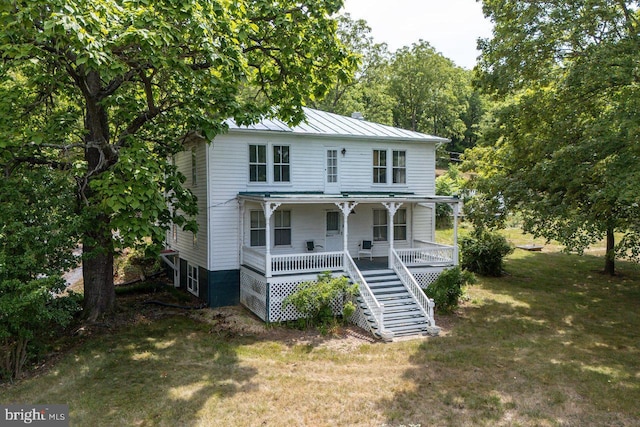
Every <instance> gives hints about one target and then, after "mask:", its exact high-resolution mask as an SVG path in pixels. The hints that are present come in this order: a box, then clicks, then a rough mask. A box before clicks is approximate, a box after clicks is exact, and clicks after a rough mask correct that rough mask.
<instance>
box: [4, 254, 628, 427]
mask: <svg viewBox="0 0 640 427" xmlns="http://www.w3.org/2000/svg"><path fill="white" fill-rule="evenodd" d="M545 250H547V248H545ZM602 264H603V262H602V258H601V257H599V256H592V255H585V256H583V257H578V256H574V255H567V254H562V253H557V252H542V253H535V252H527V251H523V250H516V251H515V252H514V253H513V254H512V255H511V256H510V257H509V258H508V260H507V263H506V269H507V275H506V276H505V277H502V278H479V282H478V284H476V285H474V286H472V287H470V288H469V289H468V293H467V299H466V301H465V302H464V303H463V305H462V307H461V308H460V309H459V310H458V311H457V313H455V314H453V315H447V316H439V315H438V314H436V320H437V322H438V323H439V324H440V325H441V326H442V327H443V333H442V334H441V336H440V337H437V338H429V339H425V340H414V341H402V342H395V343H391V344H382V343H377V342H375V343H374V342H368V341H366V340H358V339H354V338H353V337H344V336H342V337H322V336H319V335H313V334H308V333H307V334H305V333H301V332H298V331H291V330H282V329H280V328H278V327H273V326H270V327H268V328H263V332H255V331H252V330H249V329H247V331H248V332H247V331H245V332H238V330H237V329H236V330H235V332H233V331H231V332H230V331H229V329H226V328H221V326H220V324H216V323H215V322H214V323H213V324H209V323H204V322H201V321H196V320H194V319H193V318H191V317H187V315H186V314H183V313H182V312H180V311H177V310H169V309H160V310H161V311H160V312H159V313H160V315H156V316H146V317H145V315H144V313H141V314H140V316H142V318H141V319H139V321H137V322H135V323H134V324H133V325H131V326H127V327H123V328H120V329H114V330H111V331H110V332H108V333H100V334H97V335H95V336H90V337H88V338H85V339H84V340H85V341H84V342H83V343H80V344H78V345H77V346H76V347H75V348H74V349H73V350H71V351H69V352H68V354H66V355H65V356H64V357H62V358H61V360H59V361H58V362H57V363H56V364H55V365H54V366H53V367H52V368H51V369H49V370H48V371H46V372H44V373H41V374H39V375H38V376H35V377H33V378H30V379H27V380H23V381H21V382H18V383H17V384H15V385H12V386H3V387H2V388H0V395H1V396H2V397H1V399H0V401H2V403H11V402H16V403H17V402H20V403H25V402H28V403H67V404H69V406H70V410H71V425H73V426H76V425H77V426H84V425H92V426H102V425H104V426H129V425H131V426H133V425H160V426H191V425H201V426H206V425H216V426H218V425H220V426H227V425H229V426H236V425H242V426H261V425H265V426H281V425H309V426H325V425H326V426H329V425H332V426H333V425H349V426H352V425H362V426H382V425H388V426H400V425H410V424H414V425H418V424H420V425H422V426H425V425H432V424H433V425H451V426H460V425H470V426H475V425H485V426H494V425H505V426H513V425H523V426H534V425H535V426H545V425H549V426H555V425H576V426H602V425H623V426H624V425H629V426H631V425H638V424H640V405H638V402H640V316H638V305H639V303H640V268H639V266H638V265H636V264H631V263H623V262H619V263H618V268H619V272H620V274H619V275H618V276H616V277H608V276H604V275H602V274H600V273H599V271H600V270H601V269H602ZM250 320H251V319H250V318H249V319H248V320H247V322H249V321H250ZM247 324H249V323H247Z"/></svg>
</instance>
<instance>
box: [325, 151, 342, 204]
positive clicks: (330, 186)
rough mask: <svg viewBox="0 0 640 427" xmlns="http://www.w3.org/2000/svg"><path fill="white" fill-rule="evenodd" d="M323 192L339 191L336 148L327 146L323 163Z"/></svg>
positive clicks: (336, 192) (335, 192)
mask: <svg viewBox="0 0 640 427" xmlns="http://www.w3.org/2000/svg"><path fill="white" fill-rule="evenodd" d="M324 170H325V173H324V192H325V193H326V194H338V193H340V178H339V175H338V149H337V148H327V150H326V156H325V164H324Z"/></svg>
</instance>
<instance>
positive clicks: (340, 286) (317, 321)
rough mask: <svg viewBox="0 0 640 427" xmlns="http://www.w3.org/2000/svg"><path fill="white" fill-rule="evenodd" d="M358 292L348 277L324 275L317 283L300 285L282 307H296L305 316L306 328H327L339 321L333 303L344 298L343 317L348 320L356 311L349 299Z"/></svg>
mask: <svg viewBox="0 0 640 427" xmlns="http://www.w3.org/2000/svg"><path fill="white" fill-rule="evenodd" d="M357 292H358V287H357V285H349V280H348V279H347V278H346V277H344V276H341V277H332V276H331V273H322V274H320V275H319V276H318V280H317V281H308V282H304V283H300V284H299V285H298V288H297V290H296V291H295V292H294V293H293V294H291V295H289V296H288V297H286V298H285V299H284V301H283V302H282V306H283V307H284V308H286V307H288V306H293V307H295V308H296V310H298V311H299V312H300V313H301V314H302V315H303V316H304V322H305V327H312V326H319V327H326V326H329V325H331V324H332V323H335V322H336V320H337V319H336V316H335V315H334V313H333V309H332V308H331V303H332V302H333V301H335V300H336V299H337V298H342V302H343V310H342V317H343V319H347V318H349V317H350V316H351V315H352V314H353V312H354V311H355V306H354V305H353V303H352V302H351V301H348V299H347V297H348V296H350V295H355V294H357Z"/></svg>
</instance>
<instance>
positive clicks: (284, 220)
mask: <svg viewBox="0 0 640 427" xmlns="http://www.w3.org/2000/svg"><path fill="white" fill-rule="evenodd" d="M274 222H275V224H274V242H275V245H276V246H291V211H275V212H274Z"/></svg>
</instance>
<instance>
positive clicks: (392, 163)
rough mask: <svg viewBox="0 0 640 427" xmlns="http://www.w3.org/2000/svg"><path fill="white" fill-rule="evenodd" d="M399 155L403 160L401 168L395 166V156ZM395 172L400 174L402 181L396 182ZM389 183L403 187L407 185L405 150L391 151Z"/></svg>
mask: <svg viewBox="0 0 640 427" xmlns="http://www.w3.org/2000/svg"><path fill="white" fill-rule="evenodd" d="M400 153H402V155H403V158H404V162H403V163H404V164H403V165H402V166H400V165H396V154H400ZM398 160H399V159H398ZM398 163H399V162H398ZM396 171H398V172H402V181H396ZM391 182H392V183H393V184H401V185H405V184H406V183H407V150H392V151H391Z"/></svg>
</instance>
